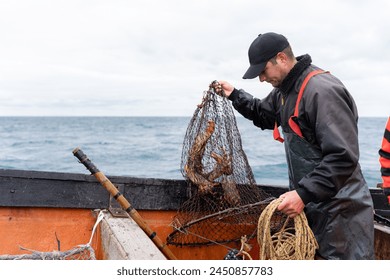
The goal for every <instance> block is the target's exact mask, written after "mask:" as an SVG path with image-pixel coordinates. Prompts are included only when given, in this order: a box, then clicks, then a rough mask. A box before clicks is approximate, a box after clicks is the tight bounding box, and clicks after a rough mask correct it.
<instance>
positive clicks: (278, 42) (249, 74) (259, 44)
mask: <svg viewBox="0 0 390 280" xmlns="http://www.w3.org/2000/svg"><path fill="white" fill-rule="evenodd" d="M289 45H290V44H289V42H288V41H287V39H286V37H284V36H283V35H281V34H277V33H274V32H268V33H264V34H260V35H259V36H257V38H256V39H255V40H254V41H253V42H252V44H251V46H250V47H249V51H248V56H249V63H250V67H249V68H248V70H247V71H246V73H245V74H244V76H243V77H242V78H243V79H253V78H256V77H258V76H259V75H260V73H261V72H263V70H264V68H265V65H266V64H267V62H268V61H269V60H270V59H271V58H273V57H274V56H276V55H277V54H278V52H281V51H283V50H284V49H285V48H287V47H288V46H289Z"/></svg>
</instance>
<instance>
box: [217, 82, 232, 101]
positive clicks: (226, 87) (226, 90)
mask: <svg viewBox="0 0 390 280" xmlns="http://www.w3.org/2000/svg"><path fill="white" fill-rule="evenodd" d="M219 83H220V85H221V86H222V89H223V91H224V93H225V96H226V97H229V96H230V94H232V92H233V90H234V86H232V85H231V84H229V83H228V82H226V81H219Z"/></svg>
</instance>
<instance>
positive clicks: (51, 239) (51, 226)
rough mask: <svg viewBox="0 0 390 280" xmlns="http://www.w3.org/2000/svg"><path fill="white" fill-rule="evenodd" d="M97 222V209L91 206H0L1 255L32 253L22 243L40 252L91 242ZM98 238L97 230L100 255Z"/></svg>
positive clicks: (96, 249)
mask: <svg viewBox="0 0 390 280" xmlns="http://www.w3.org/2000/svg"><path fill="white" fill-rule="evenodd" d="M95 222H96V213H95V212H94V211H91V210H89V209H57V208H13V207H0V241H1V242H0V255H20V254H29V253H30V252H28V251H25V250H20V246H21V247H24V248H27V249H31V250H35V251H41V252H51V251H57V250H59V249H60V250H61V251H66V250H70V249H72V248H74V247H76V246H77V245H83V244H87V243H88V242H89V239H90V238H91V234H92V228H93V226H94V224H95ZM56 235H57V237H58V240H59V241H60V248H58V245H57V239H56ZM99 238H100V237H99V232H97V233H96V234H95V235H94V238H93V242H92V247H93V248H94V249H95V251H96V252H95V253H96V255H97V258H99V248H98V246H99V244H100V240H99Z"/></svg>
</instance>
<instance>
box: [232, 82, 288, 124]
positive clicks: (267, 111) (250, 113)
mask: <svg viewBox="0 0 390 280" xmlns="http://www.w3.org/2000/svg"><path fill="white" fill-rule="evenodd" d="M275 98H276V99H275ZM229 99H230V100H231V101H232V105H233V107H234V108H235V109H236V110H237V111H238V112H239V113H240V114H241V115H243V116H244V117H245V118H247V119H249V120H251V121H253V124H254V125H255V126H257V127H260V128H261V129H263V130H264V129H273V128H274V126H275V121H277V123H278V124H279V123H280V121H279V120H278V119H277V118H276V116H278V106H277V99H278V93H277V92H275V91H272V92H271V93H270V94H269V95H268V96H267V97H265V98H264V99H262V100H261V99H258V98H255V97H253V96H252V95H251V94H249V93H247V92H245V91H244V90H242V89H240V90H237V89H234V90H233V92H232V93H231V95H230V96H229Z"/></svg>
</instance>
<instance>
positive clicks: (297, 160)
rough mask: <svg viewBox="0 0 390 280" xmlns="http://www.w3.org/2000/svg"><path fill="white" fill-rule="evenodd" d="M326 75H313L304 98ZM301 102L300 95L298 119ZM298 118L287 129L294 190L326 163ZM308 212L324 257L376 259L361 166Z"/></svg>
mask: <svg viewBox="0 0 390 280" xmlns="http://www.w3.org/2000/svg"><path fill="white" fill-rule="evenodd" d="M314 72H315V73H314ZM323 73H325V72H324V71H318V70H316V71H313V72H311V73H309V75H308V76H307V77H306V79H305V80H306V82H305V81H304V82H303V84H302V86H301V89H300V92H302V93H301V97H302V95H303V92H304V89H305V87H306V84H307V83H308V81H309V80H310V78H311V77H312V76H314V75H317V74H323ZM325 75H326V74H325ZM299 103H300V97H299V95H298V99H297V103H296V107H295V108H296V112H295V113H294V116H295V117H296V116H297V115H298V106H299ZM294 116H292V117H291V118H290V121H289V127H288V128H283V134H284V144H285V150H286V157H287V163H288V169H289V181H290V189H291V190H293V189H296V188H299V185H298V182H299V181H300V180H301V179H302V178H303V177H305V176H306V175H307V174H309V173H310V172H312V171H313V170H314V169H315V168H316V166H317V165H319V163H320V162H321V160H322V153H321V150H320V149H319V148H318V147H316V146H314V145H312V144H311V143H309V142H308V141H306V140H305V139H304V138H303V136H302V133H301V131H300V129H299V127H298V125H297V124H296V123H295V122H294ZM292 130H293V131H292ZM294 131H296V132H294ZM299 134H300V135H299ZM305 213H306V216H307V218H308V221H309V225H310V227H311V229H312V231H313V233H314V234H315V236H316V239H317V241H318V244H319V249H318V255H319V256H320V257H322V258H324V259H374V250H373V248H374V245H373V240H374V237H373V236H374V226H373V206H372V199H371V195H370V192H369V189H368V187H367V185H366V183H365V180H364V178H363V175H362V174H361V170H360V167H359V165H358V166H357V168H356V169H355V171H354V172H353V174H351V176H350V178H349V179H348V180H347V181H346V182H345V185H344V186H343V187H342V188H341V189H340V191H339V192H338V193H337V194H336V195H335V196H334V197H332V198H330V199H329V200H327V201H324V202H320V203H313V202H310V203H308V204H306V205H305Z"/></svg>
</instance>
